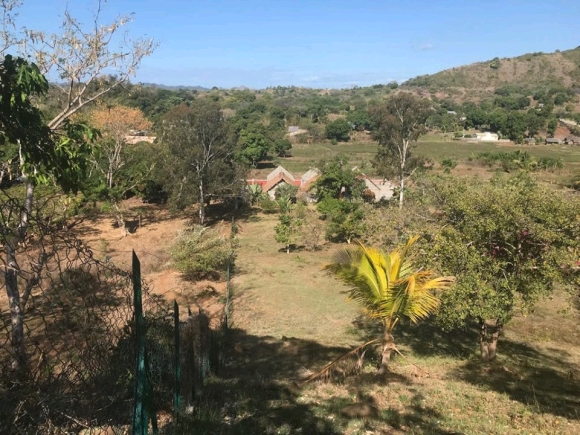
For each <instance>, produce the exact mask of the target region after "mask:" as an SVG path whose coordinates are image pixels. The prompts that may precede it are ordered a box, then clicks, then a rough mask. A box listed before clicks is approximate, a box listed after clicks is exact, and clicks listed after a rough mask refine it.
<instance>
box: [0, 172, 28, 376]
mask: <svg viewBox="0 0 580 435" xmlns="http://www.w3.org/2000/svg"><path fill="white" fill-rule="evenodd" d="M22 179H23V180H24V182H25V183H26V198H25V200H24V208H23V210H22V212H21V215H20V223H19V225H18V228H17V229H16V231H14V232H13V233H12V235H9V236H8V240H6V241H5V247H4V251H5V253H6V265H5V270H4V273H5V280H6V296H7V297H8V304H9V309H10V318H11V324H12V336H11V345H12V353H13V354H12V369H13V370H14V371H17V372H20V373H21V374H22V373H25V372H26V368H27V358H26V346H25V343H24V306H23V301H22V300H21V297H20V292H19V290H18V263H17V261H16V249H17V246H18V243H19V242H21V241H22V240H23V239H24V237H25V236H26V232H27V231H28V226H29V224H30V215H31V213H32V204H33V199H34V186H33V185H32V183H31V182H30V180H29V178H28V177H27V176H26V175H25V174H22Z"/></svg>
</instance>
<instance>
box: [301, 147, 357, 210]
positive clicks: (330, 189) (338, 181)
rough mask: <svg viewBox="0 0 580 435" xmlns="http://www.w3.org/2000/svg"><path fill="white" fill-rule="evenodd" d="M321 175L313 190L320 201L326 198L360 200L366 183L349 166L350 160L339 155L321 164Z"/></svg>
mask: <svg viewBox="0 0 580 435" xmlns="http://www.w3.org/2000/svg"><path fill="white" fill-rule="evenodd" d="M318 167H319V169H320V171H321V173H320V176H319V177H318V178H317V179H316V181H315V182H314V184H313V186H312V189H313V190H314V192H315V194H316V198H317V200H318V201H321V200H323V199H325V198H328V197H330V198H343V197H346V198H355V199H356V198H360V196H361V194H362V191H363V190H364V188H365V183H364V181H363V180H362V179H360V178H358V174H357V172H356V171H353V169H352V168H351V167H350V166H349V159H348V157H347V156H345V155H344V154H339V155H338V156H335V157H334V158H332V159H331V160H328V161H323V162H320V164H319V165H318Z"/></svg>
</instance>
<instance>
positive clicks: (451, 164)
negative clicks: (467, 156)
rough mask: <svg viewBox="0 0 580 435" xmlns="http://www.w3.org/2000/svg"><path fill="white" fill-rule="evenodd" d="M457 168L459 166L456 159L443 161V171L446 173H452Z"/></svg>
mask: <svg viewBox="0 0 580 435" xmlns="http://www.w3.org/2000/svg"><path fill="white" fill-rule="evenodd" d="M456 166H457V160H454V159H443V160H441V167H442V168H443V171H444V172H446V173H449V172H451V170H452V169H453V168H455V167H456Z"/></svg>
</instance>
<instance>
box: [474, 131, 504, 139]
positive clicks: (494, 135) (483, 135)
mask: <svg viewBox="0 0 580 435" xmlns="http://www.w3.org/2000/svg"><path fill="white" fill-rule="evenodd" d="M475 138H476V139H477V140H479V141H482V142H487V141H493V142H496V141H498V140H499V136H498V135H497V133H490V132H489V131H486V132H484V133H475Z"/></svg>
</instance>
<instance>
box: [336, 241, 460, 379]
mask: <svg viewBox="0 0 580 435" xmlns="http://www.w3.org/2000/svg"><path fill="white" fill-rule="evenodd" d="M418 238H419V237H418V236H415V237H412V238H410V239H409V241H408V242H407V244H406V245H405V246H403V247H399V248H397V249H395V250H393V251H392V252H390V253H389V254H386V255H385V254H384V253H383V252H381V251H379V250H378V249H375V248H367V247H365V246H363V245H359V247H358V248H356V249H350V250H346V251H343V252H341V253H339V254H338V255H337V256H336V258H335V261H334V262H333V263H332V264H330V265H328V266H326V269H327V270H329V271H330V272H332V273H333V274H334V275H335V276H336V277H337V278H338V279H340V280H341V281H343V282H345V283H346V284H348V285H350V286H351V289H350V291H349V299H351V300H354V301H355V302H357V303H358V304H359V305H360V306H361V307H362V308H363V309H364V311H365V314H366V315H367V316H368V317H369V318H371V319H379V320H380V321H381V323H382V325H383V350H382V358H381V366H380V369H379V372H381V373H384V372H386V371H387V370H388V364H389V361H390V358H391V354H392V352H393V351H396V350H397V347H396V345H395V340H394V338H393V335H392V332H393V329H394V328H395V326H396V325H397V323H398V322H399V320H400V318H401V317H407V318H409V319H410V320H411V322H413V323H416V322H418V321H419V320H421V319H425V318H427V317H429V315H431V314H433V313H435V312H436V311H437V309H438V308H439V298H438V297H437V296H436V295H435V294H434V291H435V290H444V289H446V288H448V287H449V286H450V285H451V284H452V283H453V281H454V280H455V278H454V277H452V276H444V277H436V274H435V272H433V271H430V270H420V269H419V270H416V269H415V267H414V264H413V261H412V259H411V258H410V257H409V255H408V253H409V249H410V248H411V246H412V245H413V244H414V243H415V242H416V241H417V239H418Z"/></svg>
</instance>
